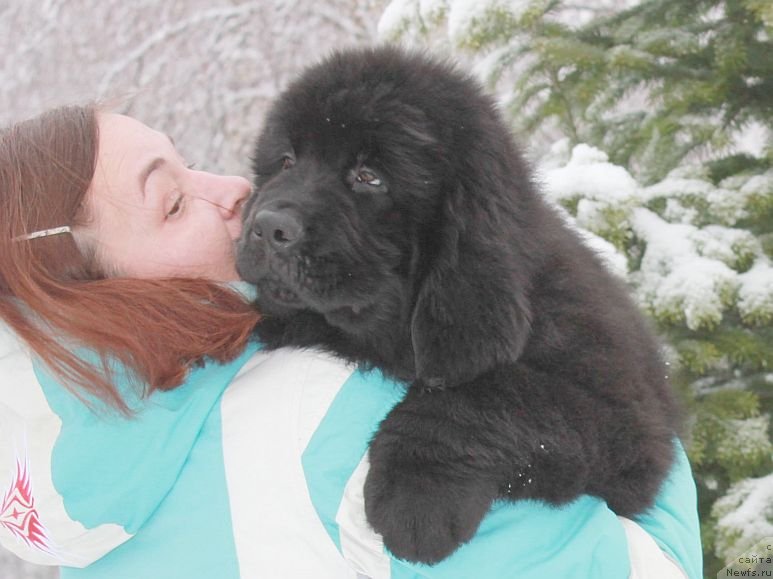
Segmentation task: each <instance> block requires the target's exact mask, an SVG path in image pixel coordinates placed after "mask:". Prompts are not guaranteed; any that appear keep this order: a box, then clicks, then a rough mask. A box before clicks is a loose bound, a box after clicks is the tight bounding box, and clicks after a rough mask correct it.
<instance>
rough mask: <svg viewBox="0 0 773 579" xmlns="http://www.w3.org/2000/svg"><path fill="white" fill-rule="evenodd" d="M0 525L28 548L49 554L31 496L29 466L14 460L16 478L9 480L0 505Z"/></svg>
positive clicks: (48, 542) (48, 543) (48, 545)
mask: <svg viewBox="0 0 773 579" xmlns="http://www.w3.org/2000/svg"><path fill="white" fill-rule="evenodd" d="M0 525H2V526H3V527H5V528H6V529H8V530H9V531H10V532H11V534H12V535H14V536H15V537H18V538H19V539H21V540H22V541H24V542H25V543H26V544H27V545H28V546H30V547H33V548H36V549H38V550H40V551H43V552H44V553H51V546H50V541H49V538H48V535H47V533H46V529H45V527H44V526H43V524H42V523H41V522H40V516H39V515H38V511H37V509H36V508H35V498H34V497H33V496H32V485H31V484H30V475H29V464H27V462H26V461H25V462H24V463H22V461H21V460H19V459H17V460H16V476H15V477H14V478H13V479H12V480H11V485H10V487H9V488H8V491H7V492H6V493H5V495H3V500H2V502H1V503H0Z"/></svg>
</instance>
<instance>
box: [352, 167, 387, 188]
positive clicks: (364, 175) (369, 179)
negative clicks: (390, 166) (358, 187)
mask: <svg viewBox="0 0 773 579" xmlns="http://www.w3.org/2000/svg"><path fill="white" fill-rule="evenodd" d="M355 178H356V179H357V182H359V183H367V184H368V185H373V186H374V187H378V186H379V185H381V179H379V178H378V177H376V175H375V174H374V173H372V172H370V171H368V170H366V169H363V170H362V171H360V172H359V173H357V177H355Z"/></svg>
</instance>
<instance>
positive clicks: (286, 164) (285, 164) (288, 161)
mask: <svg viewBox="0 0 773 579" xmlns="http://www.w3.org/2000/svg"><path fill="white" fill-rule="evenodd" d="M293 165H295V159H293V158H292V157H285V158H284V159H282V169H285V170H287V169H289V168H290V167H292V166H293Z"/></svg>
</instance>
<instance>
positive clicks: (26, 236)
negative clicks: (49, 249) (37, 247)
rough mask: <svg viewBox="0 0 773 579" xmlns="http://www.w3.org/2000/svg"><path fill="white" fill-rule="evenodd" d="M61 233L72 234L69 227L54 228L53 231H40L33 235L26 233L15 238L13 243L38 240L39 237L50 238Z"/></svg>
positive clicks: (34, 232)
mask: <svg viewBox="0 0 773 579" xmlns="http://www.w3.org/2000/svg"><path fill="white" fill-rule="evenodd" d="M60 233H72V230H71V229H70V226H69V225H63V226H62V227H52V228H51V229H41V230H40V231H33V232H32V233H25V234H24V235H19V236H17V237H14V238H13V241H29V240H30V239H37V238H38V237H48V236H49V235H59V234H60Z"/></svg>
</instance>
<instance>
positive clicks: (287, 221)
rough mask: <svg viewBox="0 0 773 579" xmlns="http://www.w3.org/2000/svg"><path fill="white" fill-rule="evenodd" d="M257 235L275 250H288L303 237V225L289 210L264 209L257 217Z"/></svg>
mask: <svg viewBox="0 0 773 579" xmlns="http://www.w3.org/2000/svg"><path fill="white" fill-rule="evenodd" d="M253 228H254V230H255V233H256V234H257V235H258V236H259V237H261V238H263V239H264V240H266V241H268V243H270V244H271V245H272V246H273V247H274V248H276V249H281V250H287V249H290V248H292V247H293V246H294V245H296V244H297V243H298V242H299V241H300V240H301V238H302V237H303V223H302V222H301V218H300V216H298V215H295V214H294V213H292V212H290V211H288V210H271V209H263V210H261V211H259V212H258V214H257V215H255V221H254V225H253Z"/></svg>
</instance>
